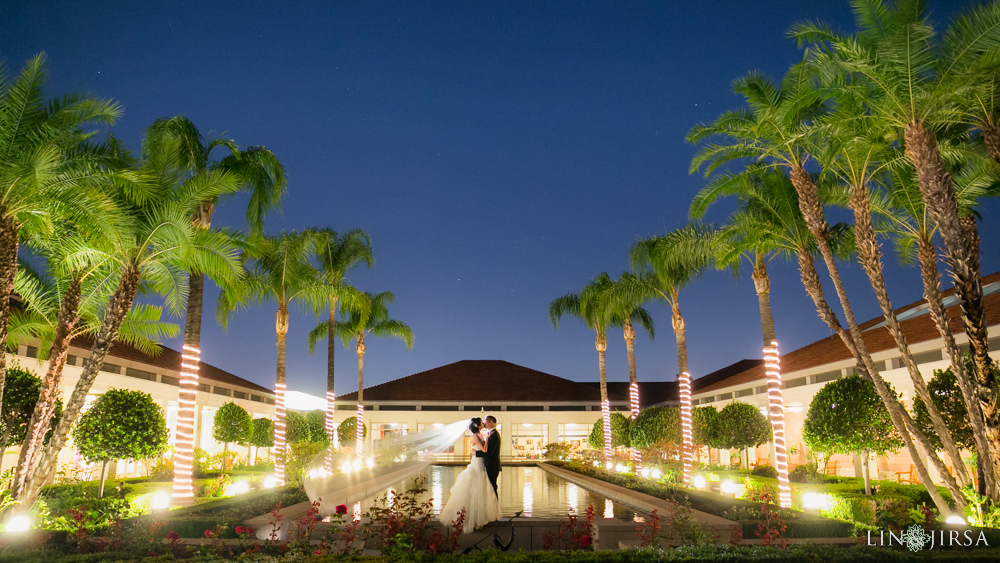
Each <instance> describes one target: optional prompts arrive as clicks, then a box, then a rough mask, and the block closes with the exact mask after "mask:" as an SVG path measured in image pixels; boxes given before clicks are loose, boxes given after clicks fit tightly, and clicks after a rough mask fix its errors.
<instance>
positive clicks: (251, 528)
mask: <svg viewBox="0 0 1000 563" xmlns="http://www.w3.org/2000/svg"><path fill="white" fill-rule="evenodd" d="M244 529H245V530H246V531H247V533H248V534H252V533H253V526H247V527H246V528H244Z"/></svg>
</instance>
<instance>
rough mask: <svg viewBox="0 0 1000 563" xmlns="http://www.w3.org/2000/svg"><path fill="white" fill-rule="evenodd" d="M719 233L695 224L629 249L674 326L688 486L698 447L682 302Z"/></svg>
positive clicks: (631, 259)
mask: <svg viewBox="0 0 1000 563" xmlns="http://www.w3.org/2000/svg"><path fill="white" fill-rule="evenodd" d="M716 233H717V230H716V229H715V228H714V227H711V226H708V225H704V224H701V223H691V224H688V225H685V226H684V227H681V228H679V229H677V230H674V231H671V232H670V233H668V234H667V235H665V236H658V237H652V238H648V239H642V240H640V241H638V242H636V243H635V244H633V245H632V248H631V249H629V262H630V263H631V265H632V269H633V270H635V271H637V272H640V279H642V280H644V281H646V287H647V291H648V295H651V296H654V297H655V298H656V299H659V300H662V301H664V302H666V303H667V305H669V306H670V319H671V325H672V327H673V329H674V338H675V339H676V341H677V369H678V376H677V382H678V387H679V388H680V395H681V397H680V399H681V427H682V429H683V437H684V448H683V450H684V484H686V485H687V484H690V483H691V464H692V463H693V461H694V443H693V436H692V433H691V429H692V423H691V373H690V371H689V370H688V356H687V340H686V338H685V326H686V324H685V321H684V316H683V315H682V314H681V309H680V302H679V300H678V298H679V294H680V290H681V289H683V288H684V287H685V286H687V285H688V284H690V283H691V282H692V281H694V280H695V279H696V278H698V277H699V276H701V274H702V272H704V271H705V270H706V269H707V268H709V267H710V266H711V265H712V259H713V257H714V241H715V236H716Z"/></svg>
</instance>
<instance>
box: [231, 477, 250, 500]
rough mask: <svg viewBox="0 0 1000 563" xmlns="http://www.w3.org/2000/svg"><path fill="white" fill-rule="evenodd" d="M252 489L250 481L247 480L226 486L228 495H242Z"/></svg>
mask: <svg viewBox="0 0 1000 563" xmlns="http://www.w3.org/2000/svg"><path fill="white" fill-rule="evenodd" d="M249 490H250V483H247V482H246V481H237V482H235V483H230V484H229V486H228V487H226V496H229V497H232V496H236V495H242V494H243V493H245V492H248V491H249Z"/></svg>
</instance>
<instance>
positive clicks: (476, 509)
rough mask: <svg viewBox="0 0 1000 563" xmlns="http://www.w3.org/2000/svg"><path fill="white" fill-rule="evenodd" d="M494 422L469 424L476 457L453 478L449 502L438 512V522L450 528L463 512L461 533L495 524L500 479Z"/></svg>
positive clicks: (474, 419) (497, 444)
mask: <svg viewBox="0 0 1000 563" xmlns="http://www.w3.org/2000/svg"><path fill="white" fill-rule="evenodd" d="M496 428H497V419H496V418H495V417H494V416H493V415H489V416H487V417H486V421H485V422H484V421H483V420H482V419H481V418H479V417H476V418H473V419H472V421H471V423H470V424H469V431H470V432H472V449H474V450H475V451H476V456H475V457H473V458H472V461H470V462H469V466H468V467H466V468H465V469H464V470H462V472H461V473H459V474H458V477H456V478H455V485H454V486H453V487H452V488H451V498H449V499H448V504H446V505H445V507H444V508H443V509H442V510H441V515H440V516H439V517H438V520H440V521H441V523H443V524H445V525H449V524H451V523H452V522H453V521H454V520H455V519H456V518H458V513H459V512H460V511H461V510H462V509H463V508H464V509H465V523H464V524H463V526H462V532H465V533H468V532H471V531H473V530H475V529H476V528H479V527H481V526H484V525H486V524H489V523H490V522H493V521H496V520H499V519H500V518H502V517H503V515H502V514H501V513H500V500H499V496H498V495H497V477H498V476H499V475H500V433H499V432H497V430H496Z"/></svg>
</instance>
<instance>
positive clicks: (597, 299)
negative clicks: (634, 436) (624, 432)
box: [549, 272, 615, 465]
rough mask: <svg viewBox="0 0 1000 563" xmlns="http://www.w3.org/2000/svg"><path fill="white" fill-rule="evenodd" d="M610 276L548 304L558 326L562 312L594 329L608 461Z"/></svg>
mask: <svg viewBox="0 0 1000 563" xmlns="http://www.w3.org/2000/svg"><path fill="white" fill-rule="evenodd" d="M612 283H613V282H612V281H611V278H610V277H608V274H607V273H606V272H601V273H600V274H599V275H598V276H597V277H596V278H594V279H592V280H590V281H589V282H587V285H585V286H584V287H583V290H581V291H580V293H579V294H576V293H567V294H566V295H563V296H562V297H559V298H557V299H555V300H554V301H552V303H550V304H549V320H550V321H551V322H552V326H554V327H556V328H559V321H560V320H561V319H562V317H563V315H572V316H574V317H577V318H578V319H580V320H581V321H583V323H584V324H585V325H587V328H589V329H592V330H594V331H595V332H597V339H596V340H595V341H594V347H595V348H597V367H598V371H599V372H600V377H601V420H602V424H603V428H604V461H605V463H607V464H609V465H610V464H611V403H610V402H609V400H608V377H607V371H606V370H605V361H604V353H605V352H606V351H607V349H608V339H607V330H608V328H610V327H611V326H612V325H613V323H614V321H615V319H614V318H613V316H612V315H611V312H610V309H609V307H608V306H607V296H608V293H609V292H610V290H611V287H612Z"/></svg>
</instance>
